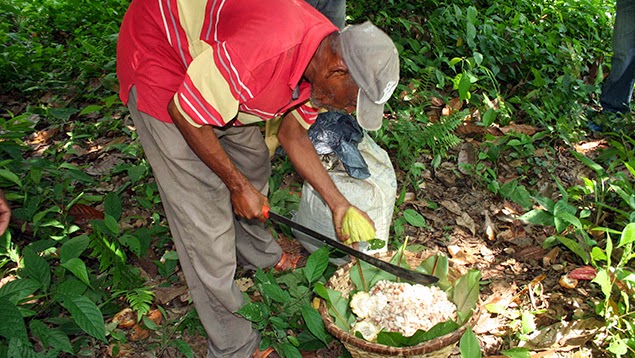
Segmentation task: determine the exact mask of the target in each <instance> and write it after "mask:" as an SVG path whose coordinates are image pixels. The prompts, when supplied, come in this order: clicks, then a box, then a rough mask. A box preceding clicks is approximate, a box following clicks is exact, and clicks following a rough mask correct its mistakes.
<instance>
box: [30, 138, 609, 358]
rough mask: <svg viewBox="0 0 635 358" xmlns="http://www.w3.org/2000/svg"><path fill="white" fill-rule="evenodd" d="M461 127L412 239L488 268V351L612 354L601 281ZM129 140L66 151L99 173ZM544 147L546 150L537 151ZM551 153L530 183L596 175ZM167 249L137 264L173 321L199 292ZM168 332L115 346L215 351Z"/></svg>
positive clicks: (421, 205) (482, 327) (130, 208)
mask: <svg viewBox="0 0 635 358" xmlns="http://www.w3.org/2000/svg"><path fill="white" fill-rule="evenodd" d="M525 129H526V128H524V129H523V130H525ZM63 132H64V131H61V130H60V128H57V127H51V128H46V129H44V130H42V131H40V132H38V133H36V135H35V136H33V138H30V141H31V145H32V147H33V148H34V149H35V150H34V152H32V154H31V155H32V156H38V155H39V153H41V152H42V150H43V147H46V146H48V145H51V144H53V143H54V142H55V137H56V136H58V135H61V133H63ZM457 133H458V134H459V135H460V136H461V137H462V139H463V144H462V145H461V146H459V147H457V148H456V149H455V150H454V151H452V152H451V153H450V155H449V156H448V158H447V159H446V160H445V161H443V162H442V163H441V164H440V165H439V167H438V168H437V169H435V170H425V171H423V173H422V175H421V176H422V179H423V180H422V181H421V184H420V185H419V187H417V188H411V190H409V191H408V193H407V194H406V199H405V201H404V202H403V204H401V206H400V207H399V209H400V210H399V212H401V211H403V210H405V209H408V208H414V209H416V210H417V211H418V212H419V213H421V214H422V215H423V217H425V219H426V222H427V227H424V228H417V227H413V226H408V225H405V234H406V235H408V236H409V237H410V239H409V240H410V243H411V244H420V245H422V246H425V247H427V248H430V249H436V250H439V251H441V252H444V253H446V254H447V255H448V256H449V257H450V258H451V259H452V260H453V261H454V263H455V264H457V265H459V266H462V267H463V268H464V269H465V270H467V269H469V268H477V269H479V270H481V273H482V275H483V282H484V285H483V286H482V288H481V295H480V298H481V305H482V306H483V307H487V308H488V309H482V310H481V312H480V313H479V317H478V320H477V323H476V325H475V327H474V331H475V333H476V334H477V336H478V338H479V341H480V344H481V347H482V349H483V352H484V356H492V357H493V356H501V355H502V351H504V350H506V349H510V348H512V347H518V346H521V345H522V346H524V347H526V348H528V349H530V350H531V351H532V352H534V354H533V355H532V356H535V357H543V356H549V357H591V356H593V357H602V356H605V355H606V353H604V352H602V351H601V350H599V349H597V348H596V347H595V345H594V344H593V343H592V341H593V339H594V337H596V336H597V333H598V332H600V331H601V327H602V326H603V323H602V322H599V321H597V320H596V319H595V318H594V315H593V308H592V307H591V305H590V304H589V303H590V302H591V301H592V300H593V299H595V298H599V297H601V293H600V291H599V289H598V288H597V287H596V285H594V284H591V283H590V281H587V280H580V281H578V284H577V286H576V287H574V288H566V287H564V286H563V285H561V284H560V283H559V280H560V278H561V276H563V275H564V274H566V273H567V272H569V271H572V270H574V269H579V268H580V267H581V266H583V264H582V263H581V262H580V260H579V259H578V258H577V257H576V256H575V255H574V254H572V253H571V252H570V251H567V250H566V249H564V250H559V249H554V250H546V249H543V247H542V243H543V241H544V240H545V239H546V238H547V237H549V236H550V235H552V234H553V232H551V231H550V229H549V228H543V227H536V226H532V225H527V224H523V223H522V222H520V221H518V220H516V219H515V217H517V216H518V215H519V214H522V212H523V210H522V208H521V207H520V206H519V205H517V204H515V203H513V202H511V201H508V200H503V199H501V198H500V196H497V195H493V194H492V193H491V192H490V191H489V190H487V189H486V188H485V185H483V184H482V183H477V182H476V181H475V177H474V176H473V175H469V173H464V169H463V167H462V166H461V165H459V164H460V163H461V164H464V163H468V164H472V163H470V161H472V162H473V161H474V157H473V156H474V153H475V152H477V151H478V150H479V146H480V145H481V142H480V141H481V140H482V132H478V131H477V132H475V131H472V130H470V129H469V128H467V127H464V128H460V130H458V131H457ZM123 142H125V143H129V142H130V139H129V138H125V137H117V138H114V137H106V138H101V139H99V140H98V141H97V142H95V143H91V144H90V145H86V146H82V145H77V146H76V148H75V151H74V153H75V154H73V155H69V156H68V157H67V158H66V159H67V160H68V161H69V162H74V163H75V164H76V165H85V164H90V165H89V167H88V168H89V169H90V173H89V174H90V175H93V176H100V175H103V174H105V173H109V172H110V170H111V169H112V168H113V167H114V166H115V165H116V164H117V163H121V162H122V161H129V160H130V159H126V158H123V157H122V156H121V155H120V154H119V153H118V152H117V151H110V150H108V148H110V147H111V146H112V145H113V144H120V143H123ZM599 146H601V142H587V143H582V144H581V145H580V146H579V147H577V148H576V149H577V150H578V151H590V150H593V149H594V148H597V147H599ZM541 153H542V152H540V151H537V153H536V154H535V155H541ZM550 154H551V158H550V160H549V163H548V164H549V165H551V167H547V166H545V167H543V168H542V170H543V171H542V172H540V171H537V172H534V174H533V175H532V177H533V180H532V182H530V183H529V182H525V183H523V184H525V185H526V186H527V187H528V188H531V189H533V190H537V191H539V192H540V193H541V194H542V195H544V196H550V194H551V193H553V192H554V191H556V190H557V189H556V187H555V184H554V180H553V177H552V175H555V176H556V177H558V178H559V180H560V181H561V182H562V183H563V184H564V185H565V187H568V186H570V185H575V184H576V183H578V181H579V178H581V177H585V176H586V177H589V176H591V175H590V173H589V169H588V168H586V167H585V166H584V165H583V164H581V163H580V162H579V161H577V160H576V159H575V158H574V157H573V156H572V155H571V154H570V153H569V151H568V150H567V149H566V148H563V147H553V148H552V151H551V152H550ZM587 154H588V153H587ZM419 161H420V162H421V163H423V164H424V165H425V167H426V168H431V167H432V164H431V162H432V158H431V157H425V156H423V157H421V158H420V159H419ZM523 165H528V163H527V162H526V158H525V159H523V158H521V159H516V160H509V161H506V160H505V159H501V161H500V163H499V180H500V181H502V182H504V181H505V180H512V179H514V178H517V177H518V176H517V175H516V174H515V173H516V172H517V170H516V167H518V166H523ZM534 167H535V166H534ZM538 168H539V170H540V167H538ZM125 180H126V178H125V175H123V176H113V177H112V180H110V181H109V182H106V183H103V184H102V186H101V187H98V188H94V189H95V191H96V192H103V193H106V192H109V191H112V190H113V189H114V188H117V187H118V186H120V185H123V183H124V181H125ZM150 180H152V179H150ZM397 181H398V187H399V188H401V187H402V186H403V185H404V184H405V182H406V173H404V172H402V171H400V170H397ZM284 182H285V183H287V184H293V183H298V182H299V178H298V177H297V175H296V174H292V175H289V176H288V177H287V178H285V179H284ZM133 195H135V193H133V192H131V191H126V192H124V194H123V200H124V201H125V200H131V197H132V196H133ZM430 203H435V205H431V204H430ZM124 208H126V209H125V210H127V212H125V213H124V214H123V215H122V216H123V217H124V218H134V219H131V220H128V221H126V222H125V223H124V225H125V226H130V227H143V226H148V225H149V224H150V219H149V218H150V217H151V215H152V214H153V213H152V212H151V211H149V210H145V209H140V208H139V207H138V206H134V205H124ZM97 209H98V210H99V209H100V208H99V207H98V208H97ZM159 210H160V209H159ZM92 215H97V214H95V213H91V212H90V211H87V212H86V213H84V216H85V217H83V219H84V220H85V222H83V223H82V222H81V220H82V215H78V220H79V222H78V224H80V225H81V226H82V227H83V229H84V230H90V228H89V227H88V226H87V225H86V222H87V220H89V219H91V218H98V217H92ZM27 231H28V228H27ZM26 234H27V235H28V232H27V233H26ZM274 234H275V235H277V240H278V242H279V243H280V245H281V246H282V247H283V249H284V250H285V251H287V252H290V253H293V254H296V255H301V256H303V257H306V256H307V255H308V253H307V252H306V251H304V250H303V249H302V247H301V246H300V245H299V244H298V242H297V241H296V240H294V239H292V238H289V237H286V236H284V235H283V234H282V233H280V232H278V233H274ZM162 249H164V250H170V249H173V248H170V247H162ZM160 255H161V253H158V252H154V251H153V250H151V251H150V252H148V257H147V258H144V259H140V260H135V261H134V262H133V264H135V265H137V266H138V267H140V268H142V270H143V272H144V273H145V275H146V276H147V279H148V281H149V282H150V283H151V284H152V285H156V286H157V290H156V301H157V303H158V304H160V305H161V306H162V307H163V308H165V311H166V314H167V321H168V322H176V321H178V320H180V319H182V317H184V316H186V315H187V312H189V311H190V310H191V308H192V306H191V299H190V298H189V295H188V293H187V289H186V285H185V282H184V280H183V278H182V275H180V273H177V275H176V277H177V278H178V279H177V280H176V282H171V283H170V285H168V286H167V287H159V286H160V284H161V283H165V282H166V281H165V279H162V278H160V277H161V276H159V275H157V268H156V265H155V264H154V263H153V260H155V259H157V258H158V257H160ZM177 270H178V268H177ZM242 275H243V276H244V275H245V273H243V274H242ZM522 311H528V312H532V313H533V315H532V316H533V318H534V319H533V322H531V325H530V326H531V327H533V329H532V330H531V331H533V332H527V331H526V332H524V333H526V334H525V340H524V341H523V342H521V341H519V339H518V337H519V333H518V332H520V331H521V326H520V325H521V316H520V314H521V312H522ZM158 332H160V333H161V334H156V333H154V332H149V333H150V334H148V335H147V337H145V336H144V338H142V339H138V340H136V341H134V340H132V339H131V340H130V342H129V343H127V344H124V345H122V346H121V349H120V351H119V353H118V354H114V355H116V356H117V357H128V356H129V357H132V356H134V357H156V356H159V357H177V356H180V353H179V352H178V350H177V349H176V348H174V347H169V346H166V345H165V342H162V338H161V337H163V339H165V338H166V337H167V338H168V339H175V338H177V337H178V338H180V339H183V340H184V341H186V342H187V343H188V344H189V345H190V346H191V347H192V349H193V351H194V354H195V356H196V357H204V356H205V351H206V340H205V337H204V336H203V335H202V331H200V330H198V332H199V333H194V332H197V330H196V329H190V330H188V331H187V332H189V334H188V333H183V332H178V333H176V332H168V328H167V325H165V324H164V325H162V326H160V327H159V331H158ZM129 338H130V337H129ZM519 342H520V343H519ZM95 349H96V351H95V352H94V353H95V355H96V356H102V355H110V356H112V355H113V352H112V346H110V347H101V348H97V347H96V348H95ZM340 352H341V347H340V346H339V344H337V343H334V344H332V345H331V346H330V347H328V348H326V349H322V350H320V351H318V352H315V353H308V352H307V354H306V355H305V356H306V357H324V358H330V357H337V356H338V355H339V354H340ZM453 356H456V357H458V356H459V354H458V350H455V352H454V353H453Z"/></svg>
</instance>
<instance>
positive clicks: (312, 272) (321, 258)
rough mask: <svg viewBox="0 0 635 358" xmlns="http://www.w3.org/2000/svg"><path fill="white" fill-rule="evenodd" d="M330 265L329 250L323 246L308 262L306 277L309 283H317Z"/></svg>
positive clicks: (305, 269) (305, 270)
mask: <svg viewBox="0 0 635 358" xmlns="http://www.w3.org/2000/svg"><path fill="white" fill-rule="evenodd" d="M328 265H329V248H328V247H327V246H322V247H321V248H319V249H318V250H316V251H314V252H313V253H312V254H311V255H309V258H308V259H307V260H306V266H305V267H304V276H305V277H306V279H307V281H309V283H313V282H315V281H317V280H318V279H319V278H320V277H322V275H323V274H324V271H325V270H326V268H327V267H328Z"/></svg>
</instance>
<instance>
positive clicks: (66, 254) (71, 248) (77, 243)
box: [60, 235, 90, 263]
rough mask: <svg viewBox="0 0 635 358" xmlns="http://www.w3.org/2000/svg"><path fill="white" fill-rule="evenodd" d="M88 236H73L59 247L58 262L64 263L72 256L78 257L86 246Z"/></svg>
mask: <svg viewBox="0 0 635 358" xmlns="http://www.w3.org/2000/svg"><path fill="white" fill-rule="evenodd" d="M89 243H90V238H89V237H88V236H87V235H81V236H77V237H74V238H72V239H70V240H68V241H66V242H65V243H64V244H62V247H61V248H60V262H62V263H64V262H66V261H68V260H70V259H72V258H75V257H79V256H80V255H81V254H82V253H83V252H84V250H86V248H87V247H88V244H89Z"/></svg>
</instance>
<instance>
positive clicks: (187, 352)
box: [170, 338, 194, 358]
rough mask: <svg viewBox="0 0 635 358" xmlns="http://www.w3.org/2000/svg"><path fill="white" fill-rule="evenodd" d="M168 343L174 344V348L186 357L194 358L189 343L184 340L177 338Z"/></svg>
mask: <svg viewBox="0 0 635 358" xmlns="http://www.w3.org/2000/svg"><path fill="white" fill-rule="evenodd" d="M170 344H171V345H174V346H175V347H176V349H178V350H179V352H181V354H183V355H184V356H186V357H187V358H194V351H193V350H192V347H190V345H189V344H188V343H187V342H186V341H184V340H182V339H180V338H177V339H175V340H174V341H172V342H171V343H170Z"/></svg>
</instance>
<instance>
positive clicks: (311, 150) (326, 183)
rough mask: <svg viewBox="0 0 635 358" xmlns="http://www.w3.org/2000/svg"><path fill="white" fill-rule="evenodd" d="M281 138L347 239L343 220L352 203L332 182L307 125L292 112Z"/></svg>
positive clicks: (337, 231)
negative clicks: (307, 129)
mask: <svg viewBox="0 0 635 358" xmlns="http://www.w3.org/2000/svg"><path fill="white" fill-rule="evenodd" d="M278 140H279V141H280V144H281V145H282V148H284V150H285V152H286V153H287V155H288V156H289V159H291V162H292V163H293V166H294V167H295V169H296V170H297V171H298V173H300V175H302V177H303V178H304V179H305V180H306V181H308V182H309V183H310V184H311V186H313V188H315V190H316V191H317V192H318V193H319V194H320V196H321V197H322V199H324V201H325V202H326V205H328V207H329V209H331V213H332V215H333V226H334V227H335V234H336V235H337V238H338V239H339V240H340V241H346V240H347V239H348V237H347V236H345V235H344V234H343V232H342V222H343V220H344V215H345V214H346V210H348V208H349V207H353V206H352V205H351V203H350V202H349V201H348V200H347V199H346V198H345V197H344V195H342V193H340V191H339V190H338V189H337V187H336V186H335V183H333V180H332V179H331V176H330V175H329V174H328V172H327V171H326V169H324V166H323V165H322V162H321V161H320V157H318V155H317V153H316V152H315V147H314V146H313V143H311V140H310V139H309V136H308V134H307V131H306V129H304V128H303V127H302V126H301V125H300V123H298V121H297V119H295V118H294V117H293V116H292V115H286V116H285V117H284V118H283V119H282V123H281V124H280V129H279V130H278ZM356 209H357V208H356ZM357 210H359V209H357ZM359 211H360V213H361V214H362V216H364V217H365V218H367V219H368V221H369V222H370V223H371V225H372V226H373V227H375V224H374V223H373V221H372V220H371V219H370V218H369V217H368V215H367V214H366V213H364V212H363V211H361V210H359Z"/></svg>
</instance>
